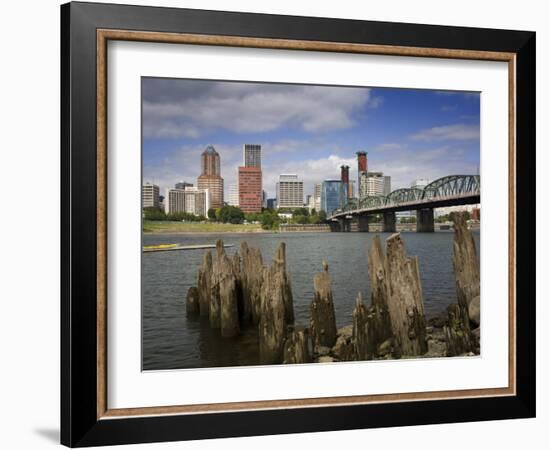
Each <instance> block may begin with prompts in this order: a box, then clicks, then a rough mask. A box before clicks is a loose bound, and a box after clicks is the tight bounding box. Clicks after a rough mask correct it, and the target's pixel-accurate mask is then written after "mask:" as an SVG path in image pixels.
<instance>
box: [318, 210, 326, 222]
mask: <svg viewBox="0 0 550 450" xmlns="http://www.w3.org/2000/svg"><path fill="white" fill-rule="evenodd" d="M318 216H319V221H320V222H324V221H326V220H327V213H326V211H324V210H321V211H319V214H318Z"/></svg>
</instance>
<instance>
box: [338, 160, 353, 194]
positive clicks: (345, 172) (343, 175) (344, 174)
mask: <svg viewBox="0 0 550 450" xmlns="http://www.w3.org/2000/svg"><path fill="white" fill-rule="evenodd" d="M340 180H341V181H342V185H343V186H345V188H346V193H347V196H348V198H350V197H349V196H350V194H351V190H350V188H349V166H346V165H342V166H340Z"/></svg>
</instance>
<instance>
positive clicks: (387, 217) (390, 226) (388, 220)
mask: <svg viewBox="0 0 550 450" xmlns="http://www.w3.org/2000/svg"><path fill="white" fill-rule="evenodd" d="M382 231H383V232H384V233H395V213H394V212H385V213H384V222H383V228H382Z"/></svg>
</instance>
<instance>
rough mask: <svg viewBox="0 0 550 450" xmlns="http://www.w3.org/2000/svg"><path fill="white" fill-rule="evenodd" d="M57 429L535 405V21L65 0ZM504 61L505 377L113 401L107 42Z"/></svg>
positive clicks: (249, 425)
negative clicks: (365, 391) (234, 399)
mask: <svg viewBox="0 0 550 450" xmlns="http://www.w3.org/2000/svg"><path fill="white" fill-rule="evenodd" d="M61 27H62V28H61V56H62V66H61V77H62V78H61V119H62V124H61V142H62V155H61V174H62V180H61V191H62V194H61V204H62V205H64V207H63V208H62V217H61V223H62V230H61V256H62V257H61V261H62V267H61V273H62V278H61V292H62V298H61V307H62V308H61V357H62V358H61V393H62V395H61V430H62V432H61V442H62V443H63V444H65V445H68V446H91V445H105V444H124V443H138V442H155V441H172V440H186V439H203V438H214V437H231V436H247V435H265V434H277V433H295V432H314V431H328V430H344V429H354V428H368V427H387V426H400V425H415V424H429V423H445V422H463V421H479V420H492V419H509V418H520V417H523V418H525V417H534V415H535V351H534V349H535V301H534V298H535V271H534V266H535V254H534V249H535V232H534V231H535V230H534V229H535V220H534V219H535V176H534V173H535V170H534V169H535V33H532V32H525V31H506V30H489V29H476V28H459V27H445V26H432V25H416V24H400V23H383V22H367V21H354V20H341V19H324V18H323V19H321V18H309V17H291V16H276V15H263V14H262V15H260V14H249V13H230V12H217V11H201V10H189V9H169V8H152V7H136V6H125V5H111V4H93V3H69V4H66V5H63V6H62V7H61ZM109 40H125V41H144V42H161V43H186V44H200V45H219V46H232V47H253V48H269V49H286V50H295V51H303V50H310V51H322V52H343V53H364V54H382V55H395V56H417V57H427V58H429V57H438V58H453V59H454V58H458V59H474V60H475V59H481V60H490V61H505V62H507V63H508V67H509V74H510V76H509V105H510V107H509V108H510V109H509V112H508V114H509V154H508V157H509V186H510V188H509V189H510V190H509V193H508V198H509V211H510V212H509V234H508V236H509V242H508V243H507V245H508V248H509V257H510V264H509V279H510V282H509V299H508V300H509V310H510V320H509V339H510V341H509V385H508V387H507V388H498V389H497V388H495V389H478V390H469V391H468V390H466V391H438V392H427V393H421V394H418V393H411V394H384V395H371V396H355V397H325V398H315V399H288V400H278V401H274V400H273V401H263V402H239V403H215V404H208V405H201V406H190V405H173V406H169V407H155V405H151V407H150V408H134V409H126V410H120V409H110V408H109V407H108V405H107V394H106V392H107V364H106V342H107V339H108V336H107V326H106V317H107V308H106V292H107V290H106V274H107V252H106V245H107V229H106V228H107V225H106V223H107V222H106V211H107V209H106V205H107V195H106V182H107V181H106V180H107V170H108V167H107V164H106V146H107V117H106V98H107V85H106V79H107V77H106V74H107V67H106V64H107V59H106V52H107V45H106V44H107V42H108V41H109Z"/></svg>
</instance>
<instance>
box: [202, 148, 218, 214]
mask: <svg viewBox="0 0 550 450" xmlns="http://www.w3.org/2000/svg"><path fill="white" fill-rule="evenodd" d="M197 187H198V188H199V189H208V192H209V194H210V201H209V204H210V208H214V209H216V208H221V207H222V206H223V178H222V177H221V171H220V155H219V153H218V152H217V151H216V149H215V148H214V147H213V146H212V145H209V146H208V147H206V149H205V150H204V152H202V154H201V174H200V176H199V177H198V178H197Z"/></svg>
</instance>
